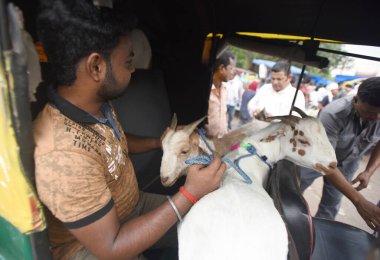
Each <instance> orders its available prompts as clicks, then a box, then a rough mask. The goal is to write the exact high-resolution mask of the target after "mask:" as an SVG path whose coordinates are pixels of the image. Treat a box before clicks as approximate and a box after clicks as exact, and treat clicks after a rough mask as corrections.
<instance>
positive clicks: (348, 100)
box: [321, 96, 353, 118]
mask: <svg viewBox="0 0 380 260" xmlns="http://www.w3.org/2000/svg"><path fill="white" fill-rule="evenodd" d="M352 100H353V96H346V97H343V98H339V99H337V100H334V101H332V102H331V103H329V104H328V105H327V106H326V107H325V108H324V109H323V110H322V112H321V113H324V114H333V115H336V116H337V117H339V118H341V117H346V116H349V115H350V114H351V112H352Z"/></svg>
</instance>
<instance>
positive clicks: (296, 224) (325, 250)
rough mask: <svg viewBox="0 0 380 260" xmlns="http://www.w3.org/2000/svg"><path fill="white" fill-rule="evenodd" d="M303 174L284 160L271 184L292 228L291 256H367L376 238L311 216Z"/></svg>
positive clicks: (338, 259)
mask: <svg viewBox="0 0 380 260" xmlns="http://www.w3.org/2000/svg"><path fill="white" fill-rule="evenodd" d="M299 174H300V173H299V168H298V167H297V166H296V165H295V164H294V163H292V162H290V161H287V160H281V161H279V162H278V163H277V164H276V165H275V167H274V169H273V171H272V172H271V175H270V177H269V181H268V187H267V190H268V192H269V194H270V195H271V196H272V198H273V200H274V202H275V205H276V207H277V209H278V210H279V212H280V214H281V216H282V218H283V219H284V222H285V223H286V226H287V229H288V233H289V241H290V246H289V248H290V251H289V252H290V254H289V259H300V260H303V259H306V260H307V259H313V260H330V259H331V260H360V259H367V256H368V254H369V252H370V251H371V248H372V246H373V244H374V241H375V239H376V238H375V237H374V236H373V235H371V234H369V233H368V232H366V231H364V230H361V229H359V228H356V227H353V226H351V225H348V224H344V223H341V222H338V221H333V220H327V219H321V218H315V217H311V215H310V212H309V208H308V205H307V202H306V201H305V199H304V198H303V196H302V194H301V191H300V189H299V181H298V180H299ZM291 249H295V250H291ZM294 251H296V252H294Z"/></svg>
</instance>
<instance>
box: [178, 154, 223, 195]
mask: <svg viewBox="0 0 380 260" xmlns="http://www.w3.org/2000/svg"><path fill="white" fill-rule="evenodd" d="M226 167H227V166H226V164H224V163H223V162H222V160H221V158H220V155H217V154H214V159H213V160H212V162H211V164H210V165H209V166H207V167H204V166H203V165H191V166H190V167H189V171H188V173H187V177H186V183H185V185H184V186H185V189H186V190H187V191H188V192H189V193H191V194H192V195H193V196H195V197H196V198H198V199H200V198H202V197H203V196H204V195H206V194H208V193H210V192H212V191H214V190H216V189H217V188H219V186H220V182H221V179H222V176H223V173H224V171H225V170H226Z"/></svg>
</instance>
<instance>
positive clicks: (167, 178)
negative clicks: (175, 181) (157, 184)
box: [161, 177, 169, 184]
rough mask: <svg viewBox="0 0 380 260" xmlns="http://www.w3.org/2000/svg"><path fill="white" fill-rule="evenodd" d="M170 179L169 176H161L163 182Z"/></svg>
mask: <svg viewBox="0 0 380 260" xmlns="http://www.w3.org/2000/svg"><path fill="white" fill-rule="evenodd" d="M168 180H169V177H161V183H162V184H164V183H165V182H167V181H168Z"/></svg>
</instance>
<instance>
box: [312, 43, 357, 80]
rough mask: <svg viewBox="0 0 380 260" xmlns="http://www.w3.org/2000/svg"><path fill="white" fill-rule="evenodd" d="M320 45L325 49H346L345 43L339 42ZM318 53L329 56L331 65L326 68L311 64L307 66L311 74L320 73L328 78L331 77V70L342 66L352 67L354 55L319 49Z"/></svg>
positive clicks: (319, 74)
mask: <svg viewBox="0 0 380 260" xmlns="http://www.w3.org/2000/svg"><path fill="white" fill-rule="evenodd" d="M320 47H321V48H324V49H330V50H335V51H344V48H343V45H342V44H337V43H321V44H320ZM317 55H318V56H322V57H326V58H328V59H329V65H328V66H327V67H326V68H324V69H319V68H315V67H311V66H309V67H307V70H308V72H309V73H310V74H314V75H318V76H321V77H324V78H327V79H331V74H330V72H331V71H332V70H333V69H336V68H342V67H344V68H350V67H351V66H352V65H353V61H354V59H353V58H352V57H349V56H345V55H340V54H335V53H329V52H324V51H318V52H317Z"/></svg>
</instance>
